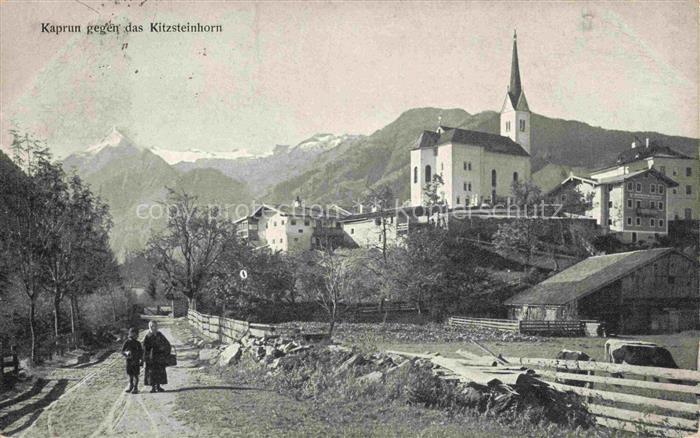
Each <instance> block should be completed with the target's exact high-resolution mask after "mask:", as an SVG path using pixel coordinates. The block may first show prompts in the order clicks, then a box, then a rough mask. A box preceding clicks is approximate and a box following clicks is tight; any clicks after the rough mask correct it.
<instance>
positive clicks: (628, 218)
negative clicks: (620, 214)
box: [627, 216, 632, 225]
mask: <svg viewBox="0 0 700 438" xmlns="http://www.w3.org/2000/svg"><path fill="white" fill-rule="evenodd" d="M627 225H632V218H631V217H629V216H627Z"/></svg>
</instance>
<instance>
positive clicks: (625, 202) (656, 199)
mask: <svg viewBox="0 0 700 438" xmlns="http://www.w3.org/2000/svg"><path fill="white" fill-rule="evenodd" d="M677 186H678V184H677V183H676V182H675V181H673V180H672V179H671V178H669V177H667V176H665V175H664V174H662V173H661V172H659V171H657V170H656V169H653V168H652V169H648V168H647V169H641V170H637V171H634V172H630V173H622V174H610V175H603V176H597V177H595V178H594V177H586V178H584V177H578V176H570V177H569V178H567V179H566V180H564V182H562V183H561V185H560V186H559V187H557V188H556V189H554V190H553V191H552V192H550V196H551V198H552V199H553V201H555V202H559V203H561V204H562V205H567V203H568V202H569V201H570V200H569V199H567V197H568V196H571V194H572V192H573V191H574V190H576V191H578V192H579V193H580V194H581V195H582V196H583V198H584V199H590V204H589V205H588V206H587V208H586V210H585V212H584V216H587V217H590V218H594V219H595V220H596V223H597V224H598V225H600V226H601V228H602V229H604V230H606V231H607V232H609V233H613V234H616V235H617V236H618V237H619V238H620V240H621V241H623V242H631V243H636V242H640V243H641V242H653V241H656V240H657V238H658V237H659V236H665V235H667V234H668V219H667V217H668V209H669V191H670V190H673V189H675V188H676V187H677Z"/></svg>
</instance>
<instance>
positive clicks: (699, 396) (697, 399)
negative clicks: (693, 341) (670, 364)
mask: <svg viewBox="0 0 700 438" xmlns="http://www.w3.org/2000/svg"><path fill="white" fill-rule="evenodd" d="M695 363H696V365H695V369H696V370H698V371H700V342H698V355H697V358H696V361H695ZM696 386H697V387H698V388H699V389H700V383H698V384H697V385H696ZM695 402H696V403H697V404H698V407H700V394H696V395H695ZM698 435H700V418H698Z"/></svg>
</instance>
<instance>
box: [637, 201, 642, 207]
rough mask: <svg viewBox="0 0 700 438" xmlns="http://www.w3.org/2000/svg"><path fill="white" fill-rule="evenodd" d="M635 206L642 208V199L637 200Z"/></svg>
mask: <svg viewBox="0 0 700 438" xmlns="http://www.w3.org/2000/svg"><path fill="white" fill-rule="evenodd" d="M637 208H642V201H640V200H637Z"/></svg>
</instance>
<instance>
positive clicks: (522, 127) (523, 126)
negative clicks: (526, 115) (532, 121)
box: [520, 120, 525, 132]
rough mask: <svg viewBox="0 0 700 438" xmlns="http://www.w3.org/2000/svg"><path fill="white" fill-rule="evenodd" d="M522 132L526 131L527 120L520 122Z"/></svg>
mask: <svg viewBox="0 0 700 438" xmlns="http://www.w3.org/2000/svg"><path fill="white" fill-rule="evenodd" d="M520 131H523V132H524V131H525V120H521V121H520Z"/></svg>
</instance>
